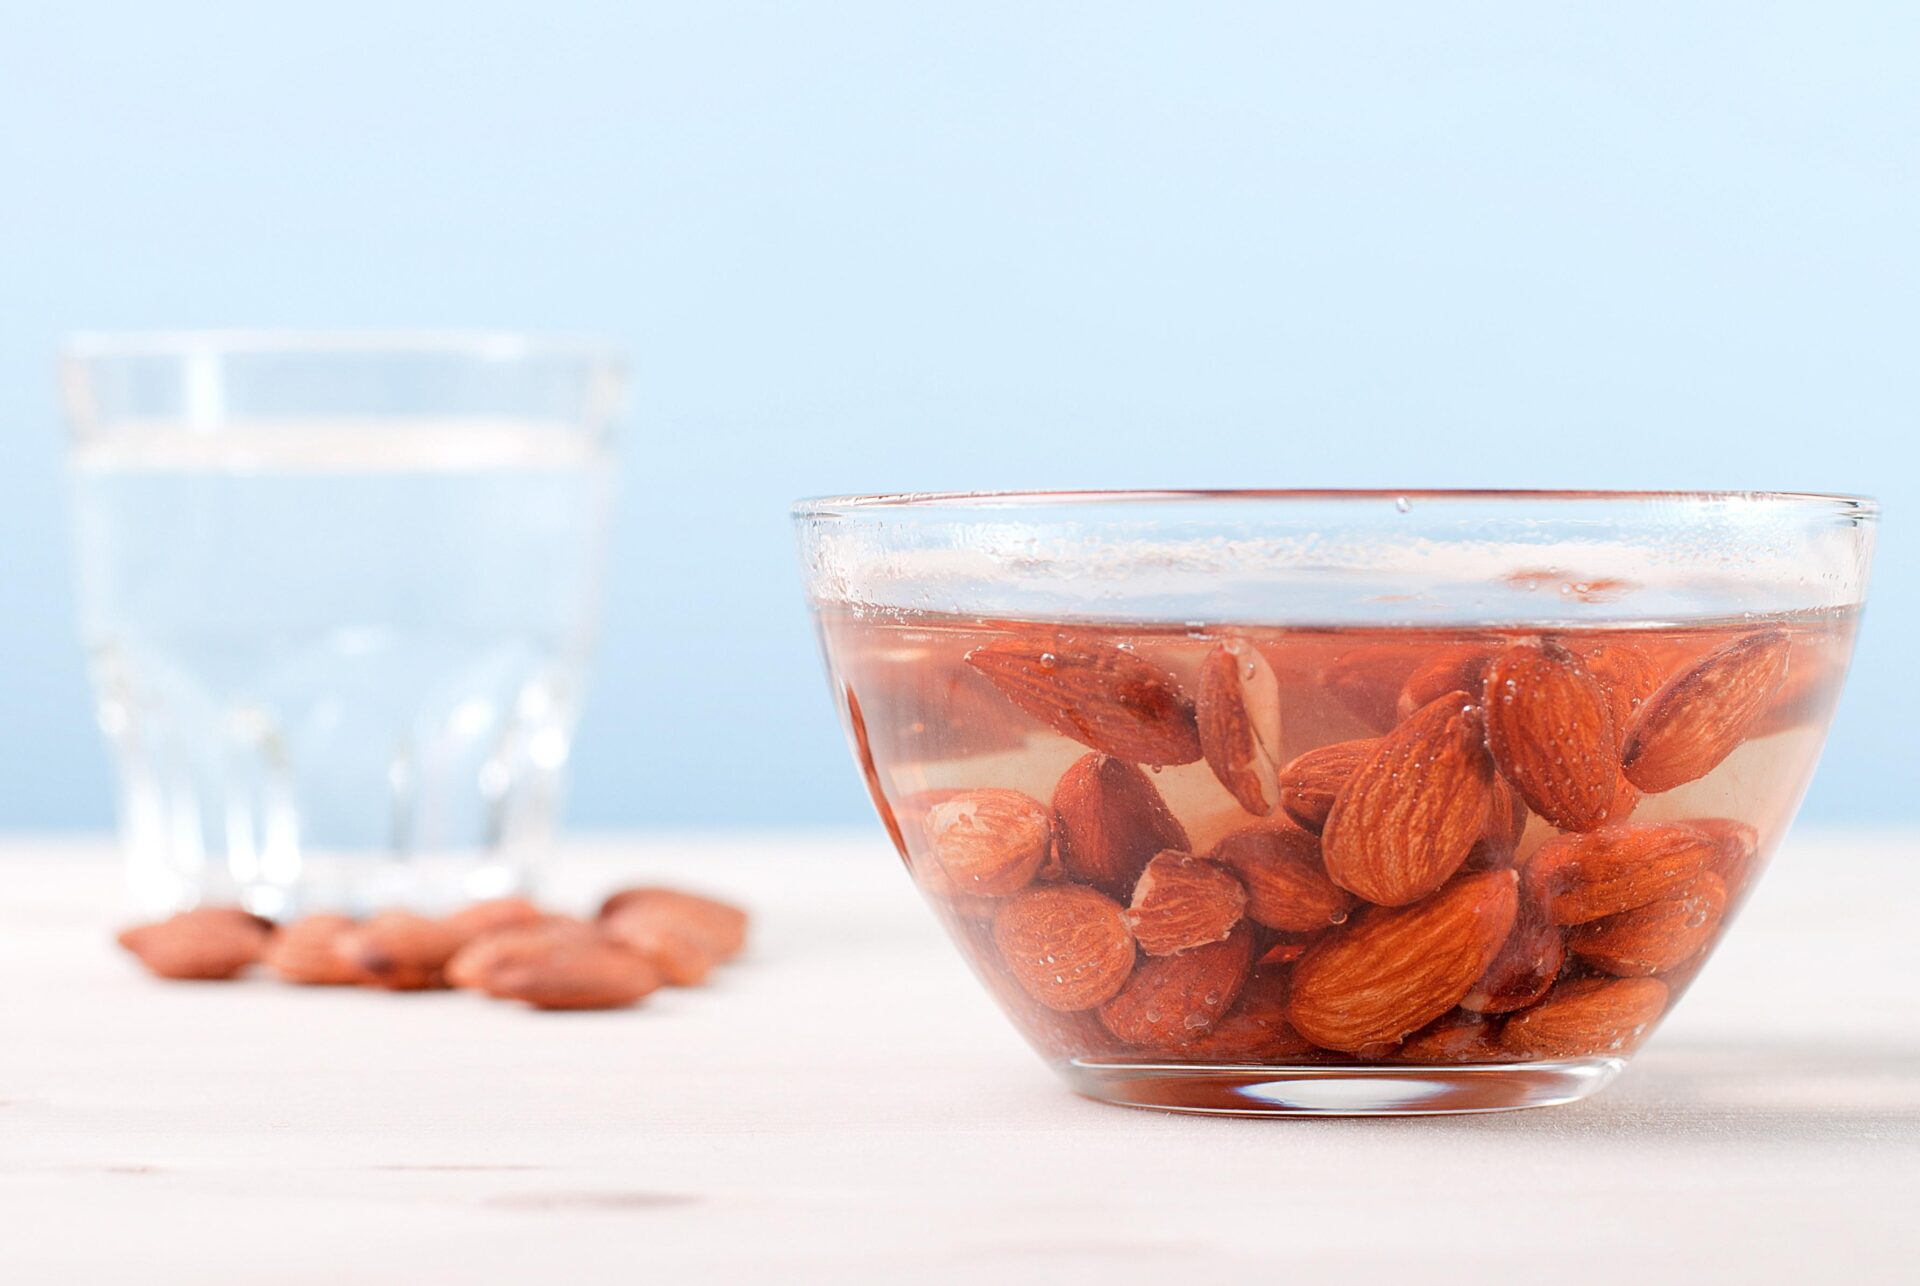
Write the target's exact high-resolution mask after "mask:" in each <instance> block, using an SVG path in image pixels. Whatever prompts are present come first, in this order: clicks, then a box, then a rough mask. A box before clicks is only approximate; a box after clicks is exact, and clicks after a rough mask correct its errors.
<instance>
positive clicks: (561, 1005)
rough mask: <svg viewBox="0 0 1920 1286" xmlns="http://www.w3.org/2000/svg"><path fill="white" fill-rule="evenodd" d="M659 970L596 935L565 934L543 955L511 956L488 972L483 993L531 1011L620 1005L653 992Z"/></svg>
mask: <svg viewBox="0 0 1920 1286" xmlns="http://www.w3.org/2000/svg"><path fill="white" fill-rule="evenodd" d="M660 981H661V979H660V971H659V970H658V969H656V968H655V967H654V966H653V964H652V963H651V962H649V961H647V960H646V959H644V958H643V957H641V956H638V955H635V954H634V953H633V952H631V951H627V950H624V949H622V948H621V947H619V946H616V945H615V944H613V943H611V942H608V941H605V940H604V939H601V938H597V937H592V936H588V937H584V938H566V939H561V940H559V941H555V942H553V943H550V944H549V945H548V946H547V948H546V950H545V951H544V952H543V953H540V954H537V955H523V956H517V957H515V958H513V959H511V960H507V961H505V962H503V963H501V964H499V965H497V966H495V967H494V969H493V970H492V971H491V973H490V974H489V976H488V980H487V985H486V991H487V994H488V995H490V996H493V997H494V998H496V999H499V1000H518V1001H522V1002H524V1003H526V1004H529V1005H532V1006H533V1007H534V1008H535V1009H573V1010H578V1009H625V1008H626V1007H627V1006H629V1005H631V1004H633V1003H634V1002H636V1001H638V1000H639V999H641V998H642V997H643V996H646V995H648V994H649V993H651V992H653V991H656V990H658V988H659V986H660Z"/></svg>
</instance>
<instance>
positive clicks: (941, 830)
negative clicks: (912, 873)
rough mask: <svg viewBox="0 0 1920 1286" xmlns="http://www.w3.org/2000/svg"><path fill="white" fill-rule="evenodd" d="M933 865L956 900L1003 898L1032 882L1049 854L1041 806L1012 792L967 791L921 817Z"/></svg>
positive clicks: (1048, 824) (1049, 830) (1048, 825)
mask: <svg viewBox="0 0 1920 1286" xmlns="http://www.w3.org/2000/svg"><path fill="white" fill-rule="evenodd" d="M924 825H925V830H926V835H927V844H928V847H929V849H930V851H931V852H932V854H933V859H934V861H936V862H938V863H939V864H940V866H941V868H942V869H943V870H944V871H945V872H946V873H947V877H948V878H949V879H951V880H952V881H953V884H954V888H955V890H956V891H957V892H959V893H962V894H973V895H976V896H980V897H1006V896H1007V895H1008V894H1011V893H1018V892H1019V891H1020V890H1021V889H1023V888H1025V887H1026V886H1027V885H1029V884H1031V883H1032V882H1033V877H1034V876H1035V875H1037V874H1038V873H1039V871H1040V868H1041V867H1042V866H1043V865H1045V863H1046V860H1047V856H1048V854H1050V853H1051V852H1052V851H1053V822H1052V819H1051V818H1049V817H1048V815H1047V808H1046V805H1044V804H1042V803H1041V802H1040V801H1039V800H1037V799H1035V798H1033V797H1032V796H1031V795H1023V794H1021V793H1020V792H1019V791H1017V790H968V791H962V792H961V793H959V794H957V795H955V796H954V797H953V798H951V799H948V800H945V801H944V802H942V803H939V804H935V805H934V806H933V807H932V808H931V809H930V810H928V812H927V817H926V822H925V824H924Z"/></svg>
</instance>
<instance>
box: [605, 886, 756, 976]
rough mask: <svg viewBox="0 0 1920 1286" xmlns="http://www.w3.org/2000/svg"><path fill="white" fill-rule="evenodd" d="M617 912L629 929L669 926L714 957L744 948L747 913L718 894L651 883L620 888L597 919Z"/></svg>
mask: <svg viewBox="0 0 1920 1286" xmlns="http://www.w3.org/2000/svg"><path fill="white" fill-rule="evenodd" d="M620 913H624V917H623V919H624V923H625V924H626V926H627V928H628V929H629V930H632V929H633V928H634V927H635V926H636V925H639V924H647V925H659V926H670V927H672V928H673V929H674V930H675V931H676V932H678V933H681V934H683V935H684V936H686V937H688V938H690V939H692V940H694V941H696V942H698V943H699V944H700V946H701V947H702V949H703V950H705V951H706V952H707V953H708V954H709V955H711V956H712V957H713V958H714V959H716V960H731V959H733V958H734V957H735V956H737V955H739V954H740V953H741V951H743V950H745V949H746V945H747V925H748V917H747V913H746V912H745V911H743V910H741V909H740V908H739V907H737V906H734V905H733V904H732V903H730V902H722V901H720V900H719V899H718V898H709V897H701V896H700V895H699V894H697V893H684V892H682V891H680V890H679V889H663V888H658V887H652V886H642V887H638V888H629V889H622V890H620V891H619V892H618V893H614V894H612V895H611V896H609V897H608V898H607V900H606V901H605V902H603V903H601V904H600V919H601V920H602V921H603V922H604V921H607V920H611V919H612V918H613V917H614V916H615V915H616V914H620Z"/></svg>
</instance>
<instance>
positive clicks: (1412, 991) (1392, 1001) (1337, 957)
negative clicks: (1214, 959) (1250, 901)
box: [1287, 871, 1519, 1053]
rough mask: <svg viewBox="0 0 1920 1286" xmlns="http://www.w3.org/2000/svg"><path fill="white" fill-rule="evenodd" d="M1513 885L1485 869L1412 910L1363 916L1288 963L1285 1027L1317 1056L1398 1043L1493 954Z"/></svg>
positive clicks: (1468, 983)
mask: <svg viewBox="0 0 1920 1286" xmlns="http://www.w3.org/2000/svg"><path fill="white" fill-rule="evenodd" d="M1515 885H1516V879H1515V876H1514V874H1513V872H1511V871H1489V872H1487V873H1486V874H1484V875H1469V876H1465V877H1463V878H1461V879H1458V880H1455V881H1454V882H1453V883H1452V884H1450V885H1448V886H1447V887H1446V888H1444V889H1441V890H1440V891H1439V892H1438V893H1436V894H1435V895H1434V896H1432V897H1430V898H1428V899H1426V900H1425V901H1423V902H1419V903H1416V904H1415V905H1413V906H1407V907H1393V908H1389V907H1376V908H1373V909H1371V910H1368V911H1365V912H1362V913H1361V914H1360V915H1359V916H1357V917H1356V918H1355V919H1354V921H1353V923H1351V924H1350V925H1348V926H1346V927H1345V928H1343V929H1341V930H1339V931H1337V932H1335V933H1332V934H1330V935H1328V936H1327V937H1326V938H1324V939H1322V940H1321V941H1320V942H1318V943H1316V944H1315V945H1314V946H1313V947H1312V948H1310V949H1309V950H1308V951H1307V954H1306V955H1305V956H1304V957H1303V958H1302V959H1301V961H1300V963H1299V964H1297V965H1295V966H1294V968H1293V991H1292V997H1291V1000H1290V1001H1289V1004H1288V1008H1287V1019H1288V1021H1289V1022H1291V1023H1292V1024H1293V1026H1294V1029H1295V1030H1296V1031H1298V1032H1299V1033H1300V1034H1301V1035H1302V1036H1305V1037H1306V1038H1307V1039H1308V1040H1310V1041H1312V1042H1313V1043H1314V1044H1316V1045H1319V1046H1321V1047H1322V1048H1324V1049H1337V1050H1343V1051H1346V1052H1348V1053H1355V1052H1359V1051H1361V1050H1369V1049H1373V1048H1376V1047H1380V1046H1386V1045H1397V1044H1399V1042H1401V1041H1403V1040H1405V1039H1406V1038H1407V1037H1408V1036H1409V1035H1411V1034H1412V1033H1414V1032H1416V1031H1418V1030H1420V1028H1422V1027H1424V1026H1426V1025H1427V1024H1428V1023H1430V1022H1432V1021H1433V1020H1434V1019H1436V1018H1438V1017H1440V1015H1442V1014H1444V1013H1446V1012H1447V1011H1448V1010H1450V1009H1452V1008H1454V1007H1455V1006H1456V1005H1458V1004H1459V1003H1460V1000H1461V998H1462V997H1464V996H1465V995H1466V994H1467V992H1468V991H1470V990H1471V989H1472V988H1473V985H1474V983H1475V982H1476V981H1477V980H1478V979H1479V978H1480V976H1481V975H1482V974H1484V973H1485V972H1486V971H1487V966H1488V965H1490V964H1492V963H1493V960H1494V958H1495V957H1496V956H1497V955H1499V953H1500V948H1501V946H1502V945H1503V944H1504V943H1505V942H1506V940H1507V935H1508V934H1509V933H1510V932H1511V931H1512V929H1513V921H1514V915H1515V913H1516V909H1517V906H1518V902H1519V898H1518V894H1517V893H1516V890H1515Z"/></svg>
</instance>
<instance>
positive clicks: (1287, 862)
mask: <svg viewBox="0 0 1920 1286" xmlns="http://www.w3.org/2000/svg"><path fill="white" fill-rule="evenodd" d="M1208 856H1210V857H1211V858H1213V860H1214V861H1216V862H1218V863H1220V864H1221V865H1222V866H1224V867H1226V868H1227V869H1228V870H1230V871H1232V872H1233V873H1234V875H1235V876H1237V877H1238V878H1239V880H1240V883H1241V884H1242V885H1244V886H1245V887H1246V890H1247V914H1248V916H1249V917H1251V918H1252V919H1253V921H1254V922H1255V923H1256V924H1262V925H1265V926H1266V927H1267V928H1269V929H1279V930H1281V931H1282V932H1285V933H1311V932H1313V931H1315V930H1317V929H1324V928H1326V927H1327V926H1328V925H1333V924H1339V923H1340V922H1341V921H1342V920H1345V919H1346V918H1347V912H1348V910H1349V909H1350V908H1351V907H1352V905H1353V897H1352V895H1351V894H1349V893H1348V892H1347V891H1346V890H1345V889H1343V888H1341V887H1340V886H1339V885H1337V884H1335V883H1334V882H1333V881H1332V880H1330V879H1328V878H1327V871H1326V867H1325V866H1324V865H1323V864H1322V863H1321V861H1320V844H1319V841H1318V840H1316V839H1314V837H1313V836H1311V835H1309V834H1307V833H1306V832H1305V831H1303V830H1300V829H1298V828H1297V827H1294V826H1291V825H1288V824H1287V823H1285V822H1269V823H1267V824H1265V825H1261V826H1253V827H1249V828H1247V829H1246V830H1242V831H1235V832H1234V833H1233V834H1231V835H1229V836H1227V837H1226V838H1225V839H1223V840H1221V841H1220V842H1219V843H1218V844H1216V845H1214V847H1213V851H1212V852H1211V853H1210V854H1208Z"/></svg>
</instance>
